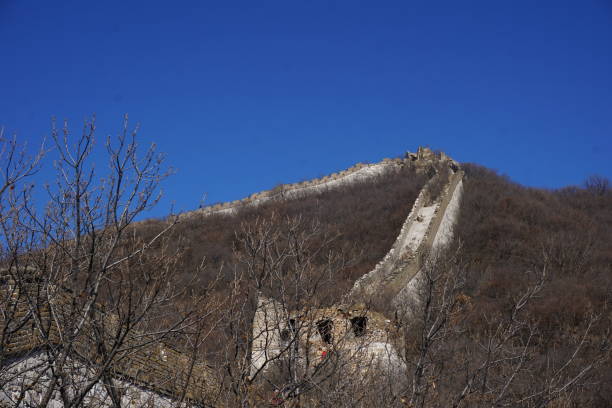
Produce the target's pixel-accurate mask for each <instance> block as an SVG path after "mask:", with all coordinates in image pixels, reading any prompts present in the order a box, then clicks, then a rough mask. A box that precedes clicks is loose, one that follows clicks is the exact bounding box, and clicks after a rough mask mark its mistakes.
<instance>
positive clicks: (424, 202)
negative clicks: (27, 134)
mask: <svg viewBox="0 0 612 408" xmlns="http://www.w3.org/2000/svg"><path fill="white" fill-rule="evenodd" d="M390 165H394V166H397V165H412V166H416V167H417V170H419V171H422V172H428V173H429V174H431V176H430V178H429V180H428V181H427V183H426V184H425V185H424V186H423V188H422V189H421V191H420V193H419V195H418V197H417V199H416V200H415V202H414V204H413V205H412V209H411V211H410V213H409V215H408V217H407V218H406V220H405V221H404V223H403V225H402V227H401V230H400V233H399V234H398V236H397V239H396V240H395V242H394V244H393V246H392V247H391V249H390V250H389V251H388V253H387V254H386V255H385V257H384V258H383V259H382V260H381V261H380V262H379V263H378V264H377V265H376V266H375V268H374V269H373V270H371V271H370V272H368V273H366V274H365V275H363V276H362V277H361V278H359V279H358V280H357V281H356V282H355V284H354V286H353V288H352V289H351V291H350V292H349V293H348V294H346V295H345V297H344V299H343V301H342V303H341V304H338V305H336V307H333V308H328V309H317V310H313V311H311V312H310V313H307V314H304V313H303V312H301V311H291V310H286V309H285V308H284V307H283V305H282V304H281V303H279V302H277V301H275V300H274V299H268V298H265V297H261V296H260V298H259V299H258V306H257V310H256V313H255V316H254V320H253V327H252V336H253V349H252V351H251V356H252V373H257V372H259V371H260V370H265V369H266V364H267V362H269V361H273V360H275V359H276V358H277V357H278V356H280V354H281V353H282V352H283V350H286V349H287V347H288V344H289V343H287V339H285V340H283V333H291V332H296V330H295V325H296V324H298V323H296V322H299V324H301V325H303V326H304V327H305V328H306V330H301V332H302V333H303V332H306V333H308V334H307V336H306V338H302V337H304V336H303V335H301V336H300V335H297V336H298V337H296V340H292V341H296V342H297V343H298V344H299V347H296V348H295V351H293V352H292V353H295V354H296V356H295V357H292V358H297V359H304V360H305V361H310V360H312V359H313V358H314V359H316V357H317V353H321V352H322V351H321V350H323V355H325V353H326V351H325V350H327V349H329V347H330V346H331V347H332V349H340V348H341V349H344V350H345V351H349V353H351V354H352V355H355V356H356V357H355V362H356V363H357V364H359V362H360V361H362V360H369V361H375V362H377V363H378V364H379V365H380V364H381V365H382V366H384V367H386V369H388V370H389V369H390V370H401V369H402V363H401V359H400V358H399V354H398V351H397V350H398V348H397V347H396V346H395V345H394V341H393V340H392V338H393V337H394V335H392V332H393V331H394V330H395V329H394V325H393V324H392V323H391V320H389V319H386V318H385V317H384V316H382V315H380V314H378V313H376V312H374V311H372V310H369V307H368V306H366V305H367V304H369V303H370V300H371V299H372V298H373V297H374V296H380V295H382V296H385V297H386V298H387V299H389V300H390V301H391V305H393V307H394V308H395V310H398V311H400V314H402V315H404V316H410V314H411V313H412V311H411V310H409V309H410V307H411V306H412V305H414V304H415V302H417V303H418V301H419V299H418V288H419V283H420V282H421V279H420V274H419V272H421V271H422V267H423V265H424V262H425V261H426V260H427V259H431V258H430V257H432V256H436V254H437V253H439V251H441V250H442V249H443V248H444V247H445V246H446V245H447V244H448V243H449V242H450V241H451V239H452V234H453V227H454V224H455V222H456V219H457V216H458V213H459V204H460V200H461V195H462V193H463V175H464V173H463V171H461V169H460V168H459V165H458V163H457V162H455V161H454V160H452V159H450V158H449V157H448V156H446V155H444V153H438V154H435V153H434V152H432V151H431V150H429V149H427V148H419V149H418V151H417V153H408V154H407V155H406V158H405V159H403V160H385V161H383V162H381V163H379V164H377V165H371V167H370V168H379V169H380V168H382V169H384V170H379V171H378V172H372V173H375V174H380V171H388V169H389V167H388V166H390ZM375 166H379V167H375ZM342 174H343V173H339V174H338V175H335V176H334V177H332V179H331V180H329V179H328V181H325V180H326V179H325V178H324V179H321V180H317V181H316V182H315V183H314V185H315V186H317V187H319V188H321V187H323V186H326V187H332V186H334V184H331V183H346V182H353V181H351V179H349V178H348V177H347V176H342ZM349 174H351V175H354V174H356V173H355V172H352V173H349ZM353 180H355V179H353ZM440 185H441V186H442V188H441V189H440V192H439V193H438V194H435V191H434V190H435V187H436V186H440ZM288 191H290V192H293V193H294V194H293V195H291V194H290V195H285V196H284V197H283V198H288V197H291V198H293V196H295V195H297V194H298V193H304V187H303V185H301V184H300V185H293V187H291V188H290V189H288ZM263 197H266V199H273V198H274V197H278V198H280V197H279V196H274V195H272V194H269V195H264V196H263ZM241 203H242V205H252V204H253V203H254V202H253V201H242V202H241ZM230 208H232V209H235V208H238V207H236V206H234V207H230ZM219 210H222V209H217V211H219ZM204 211H208V212H207V213H209V214H210V213H214V211H215V210H214V209H213V208H209V209H204ZM355 319H361V320H360V321H362V322H363V323H362V324H363V326H362V327H361V328H360V329H359V330H361V332H359V331H358V330H356V329H355ZM368 320H370V321H371V324H370V323H367V321H368ZM321 322H325V325H326V326H327V327H328V329H326V330H329V333H331V334H330V335H329V336H326V335H325V333H324V331H322V330H321V324H322V323H321ZM366 324H368V325H369V326H371V327H370V328H369V329H368V331H367V336H366V335H365V325H366ZM351 329H352V330H351ZM298 332H299V330H298ZM325 337H329V338H328V339H326V338H325ZM397 337H398V336H397V333H396V334H395V343H396V344H397V343H398V341H397ZM400 337H401V335H400ZM332 338H333V339H335V340H331V339H332ZM331 343H333V344H331ZM399 343H401V341H400V342H399ZM298 350H299V351H298ZM357 351H358V352H357ZM354 373H355V371H354V370H353V371H352V374H350V373H349V375H353V374H354Z"/></svg>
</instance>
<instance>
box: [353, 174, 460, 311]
mask: <svg viewBox="0 0 612 408" xmlns="http://www.w3.org/2000/svg"><path fill="white" fill-rule="evenodd" d="M435 177H440V176H439V175H437V176H434V178H432V179H430V180H429V181H428V183H427V184H426V185H425V186H424V187H423V189H422V190H421V192H420V193H419V196H418V197H417V200H416V201H415V203H414V205H413V207H412V209H411V211H410V214H409V215H408V217H407V218H406V221H405V222H404V224H403V226H402V229H401V231H400V233H399V235H398V237H397V239H396V241H395V242H394V244H393V246H392V247H391V249H390V250H389V252H388V253H387V254H386V255H385V257H384V258H383V260H382V261H380V262H379V263H378V264H377V265H376V267H375V268H374V269H373V270H372V271H370V272H368V273H367V274H365V275H364V276H362V277H361V278H360V279H358V280H357V281H356V282H355V284H354V286H353V288H352V289H351V292H350V293H349V295H348V298H349V299H351V301H353V302H358V301H364V300H368V299H371V297H372V296H373V295H376V294H381V293H382V294H383V295H384V296H393V297H394V298H395V297H397V296H399V294H400V293H402V296H400V298H401V299H405V298H406V295H407V293H410V294H414V289H413V288H412V286H413V285H414V283H413V284H410V281H411V280H412V279H413V277H415V276H416V275H417V273H418V272H419V270H420V268H421V263H422V262H423V259H422V258H421V255H422V254H423V253H425V252H429V251H430V250H432V249H440V248H441V247H442V246H443V245H444V244H446V243H448V242H449V241H450V239H451V238H452V228H453V226H454V223H455V220H456V216H457V214H458V209H459V200H460V198H461V192H462V191H463V190H462V186H463V184H462V178H463V172H462V171H460V170H458V171H451V172H450V173H449V178H448V180H447V182H446V184H445V186H444V189H443V191H442V193H441V194H440V196H439V197H438V199H437V200H436V201H435V202H433V203H429V202H428V200H429V195H430V193H429V191H430V189H431V186H432V184H433V183H434V182H436V181H437V180H435ZM406 288H408V289H406ZM406 291H408V292H406ZM394 303H395V304H396V305H398V304H399V303H401V302H400V301H396V300H394Z"/></svg>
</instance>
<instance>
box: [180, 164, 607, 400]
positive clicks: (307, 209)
mask: <svg viewBox="0 0 612 408" xmlns="http://www.w3.org/2000/svg"><path fill="white" fill-rule="evenodd" d="M462 168H463V169H464V171H465V180H464V193H463V197H462V199H461V203H460V210H459V216H458V218H457V220H456V225H455V228H454V238H453V241H452V244H451V246H450V249H449V250H448V251H449V252H453V251H456V253H457V254H459V255H458V257H459V259H455V260H454V262H456V263H457V264H456V266H457V265H460V268H461V273H462V274H463V275H462V279H463V280H462V282H461V285H460V288H459V289H458V290H457V294H458V295H460V296H462V299H464V300H463V302H464V304H463V306H462V307H461V308H458V309H457V310H454V311H453V313H454V314H455V313H456V314H457V315H456V316H455V319H456V320H457V322H460V324H459V323H457V324H458V326H457V327H455V329H456V330H457V332H461V333H464V334H462V335H461V336H459V337H456V336H455V335H450V334H448V336H445V337H444V339H443V341H441V342H440V344H437V345H436V348H435V353H436V356H435V358H436V360H439V359H440V358H444V359H447V361H448V362H449V363H450V362H453V361H454V362H455V364H456V366H455V367H458V366H461V365H464V364H466V361H468V360H473V361H478V360H479V359H482V360H481V361H486V356H484V355H483V354H482V350H480V349H479V348H480V346H479V344H480V343H479V342H480V341H481V340H479V339H483V338H487V336H492V335H491V333H492V332H491V330H493V329H494V327H496V325H497V327H498V329H499V328H500V327H502V326H503V325H504V324H507V327H505V329H506V330H509V331H511V333H507V334H508V336H509V338H512V339H514V340H512V342H515V341H516V340H517V339H520V337H521V336H523V335H524V333H525V330H527V327H529V328H530V329H529V330H532V331H533V332H532V334H531V337H530V338H529V339H530V340H529V344H528V346H527V347H528V350H529V364H527V363H525V364H524V365H523V366H521V367H520V369H519V371H517V373H515V375H514V377H513V381H512V384H511V386H509V387H508V388H507V389H506V391H505V393H504V398H518V397H517V396H518V395H522V394H525V393H527V392H533V393H535V394H537V393H538V392H540V393H543V391H542V389H546V388H547V387H549V388H550V387H552V385H551V383H547V382H546V381H553V379H554V380H555V381H557V382H558V383H559V388H561V384H565V383H563V381H565V380H567V381H568V382H570V380H571V378H573V377H572V376H576V380H575V382H571V383H570V385H571V387H572V391H571V392H562V393H557V394H555V392H556V391H555V392H553V391H552V388H551V389H549V391H547V392H550V393H551V395H547V396H546V397H544V396H543V395H539V397H542V399H541V400H540V401H544V403H545V404H548V402H546V401H548V399H549V398H550V400H561V401H565V402H564V403H567V404H572V403H576V404H580V405H581V406H587V405H588V406H602V407H603V406H608V405H609V403H610V401H611V399H612V393H611V391H610V387H607V386H604V387H601V386H596V385H594V384H607V383H609V382H610V361H609V354H608V353H609V346H608V345H607V344H608V343H607V341H608V340H607V331H606V330H608V329H609V328H610V312H609V301H610V293H611V290H612V278H611V276H612V273H611V272H612V244H611V243H612V236H611V233H612V228H610V227H611V226H612V195H611V194H610V191H604V192H603V193H602V192H601V191H600V192H596V191H594V190H592V189H591V190H586V189H584V188H578V187H568V188H565V189H560V190H544V189H534V188H527V187H522V186H520V185H518V184H516V183H513V182H511V181H509V180H508V179H507V178H505V177H501V176H498V175H497V174H495V172H493V171H490V170H487V169H485V168H482V167H480V166H477V165H471V164H466V165H463V166H462ZM422 174H423V173H422V172H421V173H419V174H417V173H415V170H414V169H410V168H409V167H407V168H405V169H403V170H401V171H398V172H396V173H393V174H387V175H385V176H384V177H380V178H377V179H375V180H372V181H370V182H360V183H357V184H353V185H345V186H341V187H339V188H334V189H329V190H326V191H323V192H317V193H316V194H313V195H308V196H306V197H301V198H300V199H299V200H291V199H287V200H277V201H274V202H270V203H266V204H262V205H259V206H256V207H251V208H243V209H241V210H239V211H238V212H237V213H235V214H233V215H221V214H219V215H214V214H212V215H204V214H202V215H200V216H199V217H198V216H194V217H190V218H189V219H188V220H187V221H186V222H185V223H184V224H183V225H179V227H178V231H181V234H182V236H183V237H184V238H185V249H186V252H185V254H186V255H185V261H184V263H183V264H182V265H183V267H184V268H185V270H188V269H189V265H191V266H193V265H194V264H195V262H196V260H197V259H200V257H202V256H206V258H207V259H208V260H209V262H210V263H209V265H211V268H210V269H208V271H209V273H211V272H212V271H218V270H219V268H220V267H221V266H223V269H224V270H225V274H224V275H223V279H224V281H225V282H230V281H231V279H232V276H233V275H232V274H233V273H234V272H235V271H236V270H237V268H238V269H240V268H241V267H242V266H241V263H240V261H238V260H237V259H238V258H233V256H237V254H239V253H240V252H241V248H240V242H241V235H240V234H241V233H243V232H244V231H252V230H251V228H252V227H253V226H254V225H256V224H257V223H258V222H261V221H262V220H266V221H267V222H276V223H280V224H282V223H283V219H287V218H291V217H299V218H301V219H302V220H307V221H312V220H317V222H319V223H320V226H322V229H320V230H319V229H317V232H316V236H317V237H319V238H318V239H315V240H314V241H312V242H309V245H312V246H313V247H317V248H318V247H319V246H321V245H325V246H326V248H327V249H331V250H333V251H337V252H338V253H341V254H343V255H344V256H345V259H347V260H349V261H348V262H345V263H343V264H342V266H341V267H338V268H337V269H336V270H335V274H334V275H333V276H330V277H328V280H327V281H325V282H326V283H324V284H321V285H319V286H317V288H316V293H315V295H314V296H312V297H308V298H307V300H302V303H301V307H304V305H305V304H307V303H308V302H309V303H308V307H311V308H319V307H325V306H330V305H333V304H334V303H336V304H338V303H339V302H342V301H346V299H345V298H344V297H343V295H345V294H346V293H347V292H348V290H349V289H350V287H351V286H352V285H353V283H354V282H355V281H356V280H357V278H359V277H361V276H363V275H364V274H365V273H366V272H368V271H370V270H372V269H373V268H374V266H375V265H376V264H377V262H379V261H380V260H381V259H383V258H384V257H385V255H386V253H387V251H388V250H389V248H391V246H392V245H393V243H394V241H395V238H396V237H397V235H398V233H399V230H400V227H401V226H402V223H403V221H404V220H405V218H406V217H407V215H408V212H409V211H410V208H411V206H412V203H413V202H414V200H415V198H416V195H417V193H418V191H419V188H421V187H422V186H423V185H424V181H425V178H424V176H423V175H422ZM437 188H438V189H441V186H439V187H437ZM302 226H303V225H302ZM319 234H320V235H319ZM196 237H197V238H196ZM320 237H333V239H331V240H330V241H329V242H328V241H326V240H325V239H323V238H320ZM239 258H240V259H242V258H241V257H240V256H239ZM315 263H317V265H318V266H317V268H324V267H325V262H324V260H323V259H322V258H321V259H318V260H317V262H315ZM543 271H545V272H543ZM542 273H544V275H540V274H542ZM540 279H541V280H540ZM225 285H226V284H225V283H221V284H220V286H218V288H219V290H220V291H221V292H222V293H223V291H224V289H223V288H224V287H226V286H225ZM535 286H537V294H534V296H533V297H532V298H529V301H528V302H526V303H527V304H526V305H525V307H524V308H522V309H521V310H520V314H521V320H520V324H519V323H518V320H517V321H510V320H507V319H508V317H507V316H508V313H511V312H512V310H513V308H515V307H516V301H517V299H520V298H521V297H522V296H524V294H525V293H526V292H528V291H529V290H531V289H533V288H534V287H535ZM278 290H280V289H279V287H278V286H270V287H267V288H264V293H267V295H270V296H273V297H274V296H275V291H277V292H276V295H277V296H278V294H279V292H278ZM381 293H386V292H380V293H377V294H375V295H373V296H370V297H368V298H365V299H364V301H365V302H366V303H367V304H368V305H369V306H368V307H370V308H372V310H374V309H377V310H378V311H380V312H382V313H384V314H386V315H387V316H389V317H393V314H394V313H395V314H396V318H397V305H396V306H392V305H391V304H390V303H389V300H390V298H387V299H386V301H385V299H384V298H383V299H382V300H381V299H380V297H381ZM385 296H388V295H385ZM252 302H254V300H252V301H251V303H249V304H250V307H251V308H254V304H253V303H252ZM394 310H395V312H394ZM252 313H255V311H254V309H251V311H250V312H249V313H248V314H247V316H248V317H246V318H245V319H244V320H245V321H246V322H243V324H245V325H248V321H250V319H252V317H251V316H252ZM515 318H516V319H518V317H513V319H515ZM527 322H529V324H527ZM422 323H423V322H422ZM397 324H399V325H401V326H404V327H405V328H406V330H407V332H406V336H407V337H406V339H407V341H409V339H411V338H412V337H411V336H414V335H415V333H418V332H419V329H418V327H417V328H416V329H415V327H414V323H410V322H401V321H398V323H397ZM423 324H426V322H425V323H423ZM519 326H520V327H519ZM421 329H422V328H421ZM245 330H246V328H245ZM415 330H416V332H415ZM467 333H469V334H468V335H467V337H466V334H467ZM517 336H518V337H517ZM584 336H586V337H584ZM220 338H224V337H223V336H221V337H220ZM585 338H586V339H588V340H586V342H585V340H584V339H585ZM490 340H491V341H493V337H491V339H490ZM497 340H499V341H500V342H501V339H497ZM226 341H227V338H225V340H223V341H221V342H220V343H216V344H209V348H208V349H207V350H206V352H207V355H208V356H209V358H210V359H211V361H214V360H218V358H219V354H218V353H221V354H223V352H222V351H221V350H222V349H223V346H224V345H227V343H226ZM412 341H414V342H415V343H414V344H413V346H412V347H416V348H414V349H413V348H411V347H408V348H407V356H408V359H409V360H410V358H411V357H410V356H411V350H412V352H417V351H418V350H419V347H421V346H422V345H421V346H418V344H419V342H420V341H422V339H421V340H418V338H414V339H413V340H412ZM466 341H467V343H466ZM508 341H509V340H508V339H504V340H503V342H504V343H503V347H504V350H503V353H509V350H510V349H506V348H505V347H508V344H507V342H508ZM213 343H215V342H213ZM501 346H502V345H501V343H500V347H501ZM515 346H516V345H515ZM459 349H461V350H463V351H462V352H461V353H457V352H453V353H452V354H450V355H447V356H446V357H443V356H445V355H446V352H448V351H450V350H459ZM214 350H216V351H214ZM444 350H446V351H444ZM500 350H501V348H500ZM430 351H431V350H430ZM500 352H501V351H500ZM574 352H576V357H575V358H574V359H572V360H571V361H569V363H568V366H566V367H564V369H563V370H561V371H558V370H559V369H560V368H561V367H563V363H564V362H567V361H566V360H564V359H565V358H569V357H568V356H571V355H572V353H574ZM211 353H212V354H211ZM602 353H603V354H602ZM418 355H419V354H418V352H417V354H415V355H413V358H417V357H418ZM224 356H225V355H224ZM602 356H606V357H602ZM602 358H603V360H602ZM466 359H468V360H466ZM430 363H431V364H432V366H431V367H430V369H432V370H434V369H435V372H436V373H437V374H436V376H437V378H438V380H437V390H438V393H437V394H436V395H437V396H436V397H435V398H434V397H433V396H432V395H429V398H430V399H431V400H430V403H431V401H438V403H442V401H445V402H444V403H443V404H451V401H452V397H451V396H452V395H457V394H461V389H459V388H457V387H458V385H457V384H461V383H462V382H464V381H465V380H466V379H465V378H461V377H457V375H458V374H457V373H456V372H455V368H454V367H453V366H452V364H451V366H450V367H449V366H448V365H446V366H438V365H437V363H434V362H433V361H432V362H430ZM584 368H588V370H587V371H586V372H585V373H582V371H581V370H582V369H584ZM472 369H474V370H476V369H475V368H474V367H472ZM512 369H513V368H512V367H502V368H500V367H496V368H495V369H493V368H491V372H490V373H489V376H490V379H489V381H492V382H493V381H495V382H497V385H499V384H503V381H504V378H505V376H506V375H507V374H504V372H505V371H508V370H512ZM449 370H450V371H449ZM536 373H541V376H536V377H534V375H535V374H536ZM581 373H582V374H584V377H583V376H582V374H581ZM473 374H474V376H475V378H474V379H473V380H474V382H477V379H476V377H478V376H479V375H482V373H480V372H478V370H476V371H475V372H474V373H473ZM586 374H588V375H586ZM535 378H537V380H535ZM587 379H588V380H587ZM478 380H479V381H483V379H482V378H479V379H478ZM547 384H548V385H547ZM481 385H482V386H484V385H483V384H481ZM472 386H473V385H472ZM491 387H493V385H491ZM568 387H569V386H568ZM536 389H540V391H537V392H536V391H535V390H536ZM482 392H483V390H471V391H470V394H472V393H473V394H475V395H478V397H476V396H473V395H467V396H465V395H464V396H462V398H461V400H460V401H462V403H467V404H468V406H472V405H474V406H475V404H477V403H485V405H486V402H487V401H489V402H490V401H491V398H492V397H491V395H489V394H488V392H485V394H486V395H483V394H482ZM489 392H490V393H491V394H492V393H493V391H489ZM449 398H450V399H449ZM536 400H537V398H535V397H534V400H533V401H531V402H533V404H535V405H533V406H537V405H538V403H536V402H534V401H536ZM572 401H574V402H572ZM426 406H428V405H427V404H426ZM526 406H531V405H528V404H527V403H526Z"/></svg>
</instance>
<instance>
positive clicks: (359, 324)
mask: <svg viewBox="0 0 612 408" xmlns="http://www.w3.org/2000/svg"><path fill="white" fill-rule="evenodd" d="M367 324H368V318H367V317H365V316H359V317H353V318H352V319H351V327H352V329H353V333H355V337H361V336H363V335H364V334H365V332H366V326H367Z"/></svg>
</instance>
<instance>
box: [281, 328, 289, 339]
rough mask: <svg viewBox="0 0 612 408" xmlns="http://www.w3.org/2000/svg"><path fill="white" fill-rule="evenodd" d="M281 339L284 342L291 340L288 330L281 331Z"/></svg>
mask: <svg viewBox="0 0 612 408" xmlns="http://www.w3.org/2000/svg"><path fill="white" fill-rule="evenodd" d="M280 338H281V340H282V341H289V340H291V332H290V331H289V330H288V329H283V330H281V332H280Z"/></svg>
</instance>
